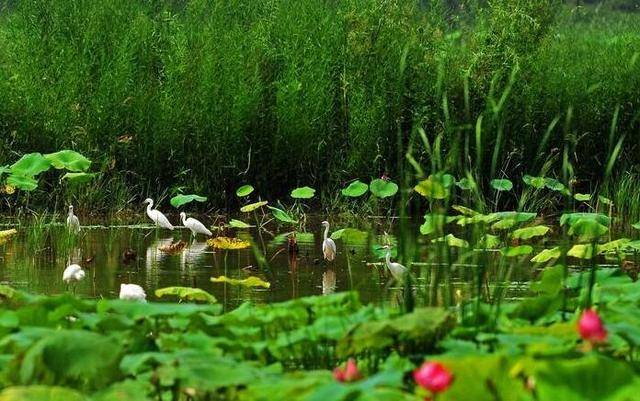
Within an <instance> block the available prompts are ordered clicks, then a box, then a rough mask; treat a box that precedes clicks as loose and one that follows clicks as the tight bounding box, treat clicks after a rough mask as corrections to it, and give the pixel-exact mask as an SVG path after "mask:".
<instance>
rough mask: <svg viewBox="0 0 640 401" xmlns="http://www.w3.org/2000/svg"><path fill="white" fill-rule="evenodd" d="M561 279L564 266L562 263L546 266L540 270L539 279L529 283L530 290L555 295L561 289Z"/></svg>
mask: <svg viewBox="0 0 640 401" xmlns="http://www.w3.org/2000/svg"><path fill="white" fill-rule="evenodd" d="M563 279H564V267H563V266H562V265H555V266H551V267H547V268H546V269H544V270H543V271H542V277H540V281H535V282H533V283H531V290H532V291H536V292H541V293H543V294H547V295H556V294H558V293H559V292H560V290H561V289H562V280H563Z"/></svg>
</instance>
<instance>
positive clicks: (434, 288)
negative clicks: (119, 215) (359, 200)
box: [0, 219, 535, 309]
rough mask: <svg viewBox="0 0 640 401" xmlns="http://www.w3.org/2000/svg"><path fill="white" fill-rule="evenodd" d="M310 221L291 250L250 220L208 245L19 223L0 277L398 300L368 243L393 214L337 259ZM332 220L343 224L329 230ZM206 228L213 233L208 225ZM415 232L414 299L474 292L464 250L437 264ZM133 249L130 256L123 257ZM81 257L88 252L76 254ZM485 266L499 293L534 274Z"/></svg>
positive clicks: (19, 283)
mask: <svg viewBox="0 0 640 401" xmlns="http://www.w3.org/2000/svg"><path fill="white" fill-rule="evenodd" d="M319 222H320V219H310V222H308V223H307V224H306V229H307V232H299V233H297V235H296V238H297V244H298V252H297V254H295V255H291V254H290V253H289V252H288V246H287V235H286V234H287V232H286V230H285V229H281V230H277V229H278V227H270V230H269V231H266V230H263V231H262V232H261V234H260V233H258V231H257V229H255V228H252V229H247V230H227V231H226V232H225V233H224V235H227V236H235V237H237V238H241V239H243V240H247V241H249V242H251V243H253V244H254V246H253V247H249V248H245V249H239V250H221V249H213V248H212V247H210V246H209V245H208V244H207V243H206V238H204V237H198V238H197V239H195V240H192V239H191V238H190V233H189V231H188V230H186V229H183V228H177V229H176V230H175V231H169V230H159V229H154V228H153V227H151V226H143V225H134V226H111V227H106V226H83V228H82V230H81V232H80V234H79V235H78V236H77V237H76V236H73V235H70V234H69V233H68V231H67V229H66V227H65V226H64V225H62V224H53V225H46V226H41V227H27V226H23V227H18V234H17V235H15V236H14V237H12V238H11V239H10V240H8V241H7V242H6V243H4V244H0V282H1V283H2V284H7V285H10V286H12V287H14V288H17V289H20V290H25V291H28V292H31V293H36V294H60V293H64V292H67V291H72V292H73V291H75V293H76V294H77V295H79V296H81V297H85V298H117V297H118V293H119V288H120V284H121V283H135V284H138V285H140V286H142V287H143V288H144V289H145V291H146V293H147V298H148V299H149V300H164V299H166V298H162V299H158V298H156V296H155V294H154V292H155V290H156V289H158V288H164V287H171V286H185V287H197V288H201V289H204V290H206V291H207V292H209V293H211V294H213V295H214V296H215V297H216V298H217V299H218V301H219V302H220V303H221V304H223V305H224V306H225V308H226V309H230V308H233V307H236V306H238V305H239V304H240V303H242V302H244V301H252V302H254V303H258V304H266V303H273V302H279V301H285V300H289V299H293V298H298V297H304V296H310V295H322V294H331V293H334V292H339V291H351V290H354V291H357V292H358V293H359V294H360V298H361V300H362V301H363V302H365V303H376V304H397V303H398V302H401V301H400V299H401V294H402V291H403V289H402V287H401V286H400V285H398V283H397V282H395V281H393V280H392V278H391V275H390V274H389V272H388V270H387V269H386V267H385V266H384V263H383V262H384V260H383V259H381V258H380V255H379V254H376V252H375V251H374V249H375V247H376V246H377V245H378V244H384V243H389V242H390V243H395V242H396V241H397V239H396V237H395V236H393V234H387V233H386V231H388V229H389V228H391V230H390V231H392V230H393V223H389V222H384V223H379V224H370V225H369V228H368V230H367V231H365V230H363V231H362V232H361V235H359V236H358V237H357V238H355V239H354V238H352V239H350V240H348V241H345V240H344V239H339V240H336V243H337V248H338V255H337V257H336V260H335V261H333V262H325V261H324V260H323V257H322V235H323V233H322V228H321V226H320V224H319ZM372 227H373V228H372ZM339 228H344V227H337V228H336V229H339ZM2 229H6V228H2ZM334 230H335V229H334V228H333V227H332V231H334ZM276 231H280V232H276ZM416 232H417V231H416ZM215 235H218V234H217V233H215V232H214V236H215ZM178 240H183V241H185V242H186V243H187V245H186V247H185V248H184V250H182V251H181V252H178V253H176V254H168V253H166V252H163V251H161V250H160V249H159V248H160V247H162V246H166V245H170V244H171V243H172V242H175V241H178ZM415 240H416V243H417V244H418V249H417V252H416V254H417V258H416V260H415V262H417V263H414V264H413V265H412V267H411V273H412V275H413V276H414V277H415V280H414V283H413V285H414V291H415V292H416V299H417V302H418V303H419V304H440V303H442V296H443V294H444V293H448V294H452V295H451V296H452V297H453V301H454V302H460V301H461V300H462V299H463V298H465V297H470V296H471V294H473V291H474V284H473V278H474V277H475V275H476V269H477V268H478V266H474V265H473V264H469V263H465V260H466V259H467V258H465V256H463V255H457V254H452V255H449V257H450V258H452V259H451V260H452V262H451V268H450V269H449V268H448V267H447V271H446V272H445V271H444V270H445V266H444V264H442V263H441V260H442V255H439V254H437V252H436V251H435V250H434V249H433V246H432V244H430V243H429V242H428V241H424V240H423V239H421V238H415ZM469 252H474V251H473V250H471V251H469ZM125 253H128V256H129V257H128V259H129V260H127V257H125ZM492 253H495V252H488V257H489V258H491V257H492V256H491V254H492ZM133 254H135V257H131V256H132V255H133ZM256 254H258V255H260V254H262V255H264V258H265V260H266V261H267V263H268V267H265V266H264V265H262V267H260V266H261V264H260V263H259V261H258V260H257V259H256ZM467 254H468V252H467ZM87 259H92V260H91V262H89V263H85V261H86V260H87ZM495 259H496V261H497V260H498V258H497V256H496V258H495ZM71 263H79V264H81V265H83V267H84V268H85V270H86V273H87V276H86V278H85V279H84V280H83V281H81V282H80V283H78V284H77V285H75V286H73V285H72V286H71V287H69V286H67V284H66V283H64V282H63V281H62V272H63V271H64V269H65V268H66V266H68V265H69V264H71ZM487 266H488V270H487V281H486V283H485V284H484V285H485V287H486V289H489V288H490V287H492V286H494V287H495V285H502V286H505V287H506V290H507V298H509V297H519V296H522V295H524V294H525V293H526V291H527V287H528V281H529V280H530V279H531V278H532V276H533V275H534V274H535V268H534V266H533V265H531V264H528V263H527V264H525V265H518V266H517V267H516V268H514V269H513V272H512V273H511V276H510V277H509V280H508V282H506V281H504V280H502V279H501V280H500V281H499V282H497V277H498V274H497V271H498V270H499V269H498V263H497V262H496V263H495V266H494V267H495V268H493V267H492V266H493V264H492V262H490V263H489V264H488V265H487ZM494 270H495V271H494ZM218 276H227V277H230V278H234V279H244V278H247V277H249V276H256V277H259V278H261V279H262V280H264V281H267V282H269V283H270V284H271V286H270V288H268V289H266V288H247V287H243V286H237V285H229V284H226V283H213V282H211V280H210V279H211V277H218ZM74 287H75V288H74ZM445 289H446V291H445ZM447 291H448V292H447ZM488 292H489V291H488Z"/></svg>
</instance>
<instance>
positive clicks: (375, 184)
mask: <svg viewBox="0 0 640 401" xmlns="http://www.w3.org/2000/svg"><path fill="white" fill-rule="evenodd" d="M369 190H370V191H371V193H372V194H374V195H375V196H377V197H378V198H388V197H390V196H393V195H395V194H396V193H397V192H398V185H397V184H396V183H395V182H393V181H387V180H382V179H380V178H376V179H375V180H373V181H371V184H369Z"/></svg>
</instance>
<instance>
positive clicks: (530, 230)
mask: <svg viewBox="0 0 640 401" xmlns="http://www.w3.org/2000/svg"><path fill="white" fill-rule="evenodd" d="M549 230H551V229H550V228H549V227H547V226H533V227H524V228H519V229H517V230H515V231H514V232H513V233H512V234H511V237H512V238H514V239H524V240H526V239H531V238H533V237H542V236H543V235H546V234H547V233H548V232H549Z"/></svg>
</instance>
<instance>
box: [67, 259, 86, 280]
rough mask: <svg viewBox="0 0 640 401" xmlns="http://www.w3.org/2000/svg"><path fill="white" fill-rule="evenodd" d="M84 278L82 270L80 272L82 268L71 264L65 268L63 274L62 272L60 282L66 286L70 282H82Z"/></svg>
mask: <svg viewBox="0 0 640 401" xmlns="http://www.w3.org/2000/svg"><path fill="white" fill-rule="evenodd" d="M84 276H85V273H84V270H82V267H80V265H76V264H73V265H69V266H67V268H66V269H64V272H62V281H64V282H65V283H67V284H69V283H70V282H72V281H75V282H78V281H80V280H82V279H83V278H84Z"/></svg>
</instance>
